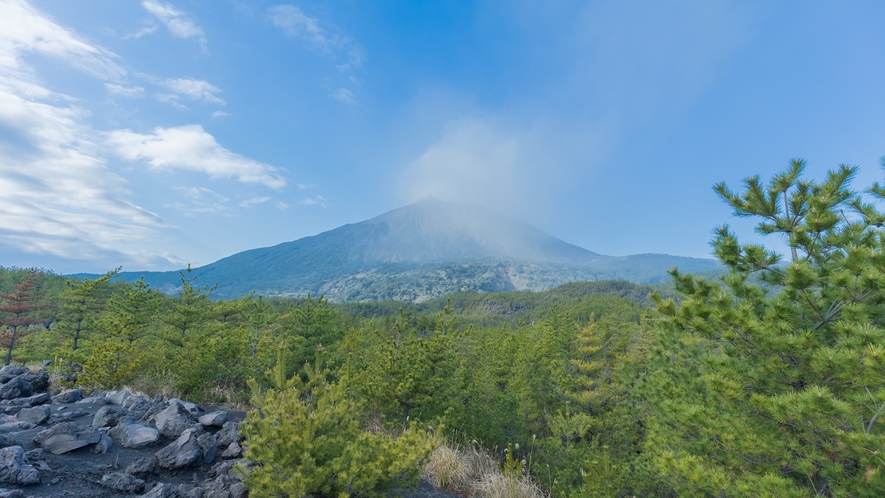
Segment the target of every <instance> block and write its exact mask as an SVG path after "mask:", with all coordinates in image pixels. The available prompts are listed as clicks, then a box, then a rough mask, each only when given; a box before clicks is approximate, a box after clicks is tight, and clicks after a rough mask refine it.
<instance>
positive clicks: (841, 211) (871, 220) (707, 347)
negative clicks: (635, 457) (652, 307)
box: [642, 160, 885, 496]
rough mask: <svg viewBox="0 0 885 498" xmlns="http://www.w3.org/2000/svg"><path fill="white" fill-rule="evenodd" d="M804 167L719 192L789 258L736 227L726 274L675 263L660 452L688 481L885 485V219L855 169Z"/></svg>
mask: <svg viewBox="0 0 885 498" xmlns="http://www.w3.org/2000/svg"><path fill="white" fill-rule="evenodd" d="M804 167H805V163H804V161H800V160H794V161H793V162H792V163H791V165H790V168H789V169H788V170H787V171H785V172H784V173H781V174H779V175H776V176H775V177H774V178H773V179H772V180H771V181H770V182H769V183H768V184H767V185H764V184H763V183H762V182H761V181H760V180H759V178H758V177H752V178H749V179H747V180H745V188H744V190H743V192H741V193H735V192H732V191H731V190H729V189H728V188H727V187H726V186H725V185H724V184H719V185H716V187H715V191H716V192H717V193H718V194H719V195H720V196H721V197H722V198H723V199H724V200H725V201H726V202H727V203H728V204H729V205H731V207H732V208H734V211H735V215H737V216H739V217H753V218H756V219H760V220H761V221H760V222H759V224H758V225H757V231H758V232H759V233H761V234H765V235H769V234H774V235H780V236H781V237H782V240H783V241H784V242H785V244H786V246H787V248H788V250H789V256H788V258H787V259H786V260H783V259H782V257H781V256H780V255H779V254H778V253H777V252H776V251H774V250H771V249H767V248H765V247H763V246H761V245H757V244H741V243H740V242H739V241H738V239H737V237H736V236H735V235H734V233H733V232H732V231H731V230H730V229H729V228H728V227H727V226H722V227H720V228H718V229H717V230H716V236H715V239H714V242H713V246H714V249H715V252H716V256H717V257H718V259H719V260H720V261H721V262H722V263H723V264H724V265H725V267H726V269H727V270H728V273H727V274H726V275H725V276H724V277H722V278H721V279H720V282H715V281H707V280H704V279H699V278H693V277H691V276H685V275H681V274H680V273H678V272H677V271H675V270H674V271H673V272H672V274H673V276H674V281H675V284H676V290H677V292H678V295H679V297H678V303H677V302H676V301H674V300H667V301H664V300H662V299H660V298H656V303H657V307H658V310H659V311H660V312H661V314H662V315H663V319H662V320H661V322H660V326H659V341H658V344H657V345H656V347H655V350H654V358H653V360H652V365H651V367H650V371H651V372H654V374H650V375H649V376H648V380H647V382H646V383H645V384H644V386H643V387H642V394H643V396H645V397H646V398H647V399H648V400H649V402H650V408H651V409H652V414H653V417H652V419H651V420H650V435H649V438H648V441H647V443H648V444H647V449H648V450H649V451H650V452H651V453H653V454H654V455H655V457H654V461H655V464H656V466H657V468H658V469H659V470H660V471H662V472H663V473H665V474H666V475H667V476H669V478H670V484H671V485H672V486H673V487H674V488H675V489H676V490H677V492H680V493H684V494H705V495H710V496H749V495H755V496H760V495H765V496H807V495H809V494H817V495H823V496H883V495H885V473H883V471H885V461H883V459H882V457H881V452H882V450H883V449H885V426H883V424H882V423H881V422H880V420H881V415H882V414H883V413H885V363H883V359H885V348H883V340H885V274H883V268H885V238H883V230H882V228H881V227H882V225H883V222H885V217H883V215H882V214H881V213H879V212H878V211H877V210H876V209H875V208H874V206H873V205H871V204H869V203H868V202H867V201H865V199H864V197H863V196H862V195H859V194H857V193H855V192H853V191H852V190H850V188H849V183H850V180H851V179H852V177H853V176H854V175H855V173H856V169H855V168H853V167H847V166H840V167H839V168H838V169H837V170H835V171H831V172H829V173H828V174H827V177H826V180H824V181H823V182H820V183H818V182H814V181H809V180H805V179H803V178H802V172H803V169H804ZM869 194H870V195H872V196H873V197H875V198H877V199H885V190H883V189H882V188H881V187H879V186H878V185H874V186H873V188H872V189H870V191H869Z"/></svg>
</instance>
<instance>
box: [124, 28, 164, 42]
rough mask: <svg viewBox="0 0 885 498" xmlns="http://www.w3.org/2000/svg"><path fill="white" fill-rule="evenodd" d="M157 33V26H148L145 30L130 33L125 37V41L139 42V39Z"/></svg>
mask: <svg viewBox="0 0 885 498" xmlns="http://www.w3.org/2000/svg"><path fill="white" fill-rule="evenodd" d="M155 31H157V27H156V26H146V27H144V28H141V29H139V30H138V31H136V32H135V33H130V34H128V35H125V36H124V37H123V39H124V40H137V39H139V38H141V37H142V36H145V35H150V34H153V33H154V32H155Z"/></svg>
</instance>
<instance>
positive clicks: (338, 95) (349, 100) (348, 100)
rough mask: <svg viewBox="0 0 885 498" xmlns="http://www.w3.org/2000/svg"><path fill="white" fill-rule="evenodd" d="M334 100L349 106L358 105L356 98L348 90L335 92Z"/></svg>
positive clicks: (342, 89)
mask: <svg viewBox="0 0 885 498" xmlns="http://www.w3.org/2000/svg"><path fill="white" fill-rule="evenodd" d="M332 98H333V99H335V100H337V101H338V102H343V103H345V104H348V105H356V96H355V95H354V94H353V92H351V91H350V90H348V89H346V88H338V89H337V90H335V91H334V92H333V93H332Z"/></svg>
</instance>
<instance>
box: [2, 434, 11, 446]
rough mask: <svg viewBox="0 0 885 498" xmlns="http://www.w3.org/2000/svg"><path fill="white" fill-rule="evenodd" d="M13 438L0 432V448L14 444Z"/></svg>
mask: <svg viewBox="0 0 885 498" xmlns="http://www.w3.org/2000/svg"><path fill="white" fill-rule="evenodd" d="M14 445H15V438H14V437H12V436H11V435H8V434H0V448H5V447H7V446H14Z"/></svg>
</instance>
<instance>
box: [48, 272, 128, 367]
mask: <svg viewBox="0 0 885 498" xmlns="http://www.w3.org/2000/svg"><path fill="white" fill-rule="evenodd" d="M118 272H119V269H117V270H115V271H112V272H108V273H106V274H104V275H102V276H101V277H99V278H96V279H89V278H86V279H83V280H82V281H80V280H77V279H69V280H66V281H65V285H66V288H65V290H64V292H62V294H61V302H60V304H59V308H61V320H60V324H59V325H60V326H61V328H62V329H63V330H65V331H66V332H68V333H69V334H70V335H71V351H72V352H74V351H77V347H78V346H79V344H80V339H81V337H82V336H83V335H84V334H86V333H88V332H92V331H94V330H95V329H96V328H97V327H98V314H99V312H101V310H102V309H103V308H104V305H105V302H106V301H107V299H108V295H109V294H110V285H109V283H110V280H111V278H113V277H114V276H115V275H116V274H117V273H118Z"/></svg>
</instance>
